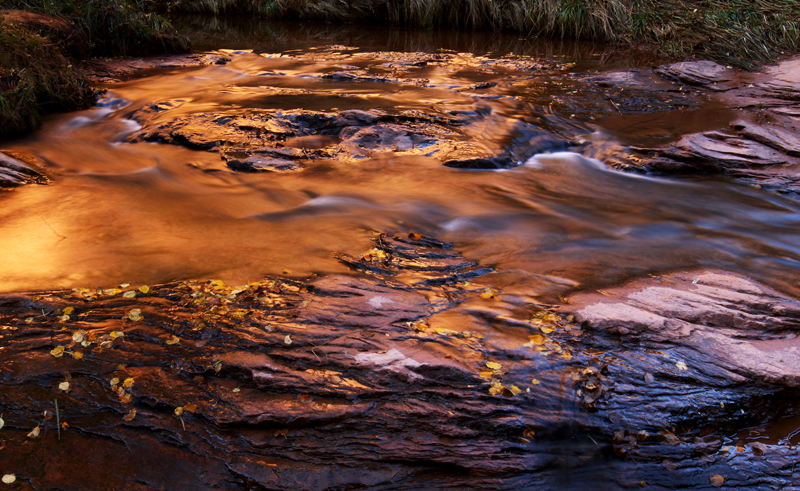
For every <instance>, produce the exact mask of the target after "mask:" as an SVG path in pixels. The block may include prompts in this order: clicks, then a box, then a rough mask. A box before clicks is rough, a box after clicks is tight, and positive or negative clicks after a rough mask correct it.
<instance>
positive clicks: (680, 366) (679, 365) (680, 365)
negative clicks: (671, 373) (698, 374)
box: [675, 361, 689, 371]
mask: <svg viewBox="0 0 800 491" xmlns="http://www.w3.org/2000/svg"><path fill="white" fill-rule="evenodd" d="M675 366H676V367H677V368H678V370H681V371H686V370H688V369H689V367H687V366H686V363H684V362H682V361H679V362H678V363H676V364H675Z"/></svg>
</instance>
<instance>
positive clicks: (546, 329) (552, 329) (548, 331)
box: [539, 325, 556, 334]
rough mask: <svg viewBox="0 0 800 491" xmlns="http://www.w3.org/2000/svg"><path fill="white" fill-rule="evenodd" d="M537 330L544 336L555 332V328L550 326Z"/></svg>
mask: <svg viewBox="0 0 800 491" xmlns="http://www.w3.org/2000/svg"><path fill="white" fill-rule="evenodd" d="M539 329H541V331H542V332H543V333H545V334H550V333H551V332H553V331H555V330H556V328H555V327H553V326H552V325H547V326H539Z"/></svg>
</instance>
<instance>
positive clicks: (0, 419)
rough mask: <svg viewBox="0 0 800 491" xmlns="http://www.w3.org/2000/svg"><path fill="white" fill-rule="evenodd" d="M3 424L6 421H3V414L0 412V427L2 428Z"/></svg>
mask: <svg viewBox="0 0 800 491" xmlns="http://www.w3.org/2000/svg"><path fill="white" fill-rule="evenodd" d="M4 424H6V422H5V421H3V415H2V414H0V428H2V427H3V425H4Z"/></svg>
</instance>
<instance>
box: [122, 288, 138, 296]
mask: <svg viewBox="0 0 800 491" xmlns="http://www.w3.org/2000/svg"><path fill="white" fill-rule="evenodd" d="M122 297H123V298H136V292H135V291H133V290H131V291H128V292H125V293H123V294H122Z"/></svg>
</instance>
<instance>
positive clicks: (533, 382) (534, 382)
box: [531, 378, 541, 385]
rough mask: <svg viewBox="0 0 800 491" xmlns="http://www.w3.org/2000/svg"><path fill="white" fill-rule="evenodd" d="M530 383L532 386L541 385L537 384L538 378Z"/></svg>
mask: <svg viewBox="0 0 800 491" xmlns="http://www.w3.org/2000/svg"><path fill="white" fill-rule="evenodd" d="M531 383H532V384H533V385H539V384H541V382H539V379H538V378H535V379H533V380H531Z"/></svg>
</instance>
